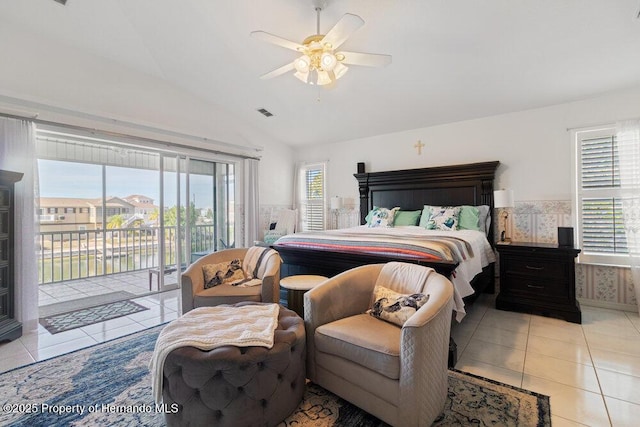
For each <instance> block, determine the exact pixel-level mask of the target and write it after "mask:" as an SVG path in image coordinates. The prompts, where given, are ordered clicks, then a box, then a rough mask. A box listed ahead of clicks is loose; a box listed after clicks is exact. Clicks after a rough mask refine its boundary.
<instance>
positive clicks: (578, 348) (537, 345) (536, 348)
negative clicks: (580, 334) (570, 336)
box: [527, 335, 592, 365]
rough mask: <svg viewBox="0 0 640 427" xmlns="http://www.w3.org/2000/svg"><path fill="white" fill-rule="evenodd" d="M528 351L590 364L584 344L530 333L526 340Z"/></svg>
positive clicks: (586, 347)
mask: <svg viewBox="0 0 640 427" xmlns="http://www.w3.org/2000/svg"><path fill="white" fill-rule="evenodd" d="M529 352H532V353H537V354H543V355H546V356H552V357H556V358H558V359H562V360H568V361H571V362H577V363H582V364H583V365H592V363H591V354H590V353H589V347H588V346H587V345H586V344H575V343H570V342H566V341H559V340H554V339H553V338H547V337H540V336H537V335H530V336H529V340H528V341H527V354H529Z"/></svg>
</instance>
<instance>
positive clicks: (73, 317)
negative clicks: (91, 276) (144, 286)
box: [40, 300, 148, 334]
mask: <svg viewBox="0 0 640 427" xmlns="http://www.w3.org/2000/svg"><path fill="white" fill-rule="evenodd" d="M144 310H148V308H147V307H145V306H142V305H140V304H138V303H135V302H133V301H129V300H124V301H116V302H111V303H109V304H102V305H98V306H95V307H89V308H82V309H79V310H74V311H70V312H68V313H62V314H55V315H53V316H48V317H41V318H40V324H41V325H42V326H44V327H45V328H46V329H47V331H49V332H50V333H52V334H58V333H60V332H64V331H68V330H70V329H76V328H81V327H83V326H87V325H93V324H94V323H98V322H104V321H105V320H111V319H115V318H117V317H122V316H126V315H128V314H133V313H137V312H139V311H144Z"/></svg>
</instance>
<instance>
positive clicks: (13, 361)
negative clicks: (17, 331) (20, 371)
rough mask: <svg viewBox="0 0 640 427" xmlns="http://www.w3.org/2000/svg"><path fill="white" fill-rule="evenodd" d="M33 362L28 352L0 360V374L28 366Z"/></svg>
mask: <svg viewBox="0 0 640 427" xmlns="http://www.w3.org/2000/svg"><path fill="white" fill-rule="evenodd" d="M25 351H26V350H25ZM35 361H36V360H35V359H34V358H33V356H31V353H29V352H28V351H27V352H26V353H20V354H16V355H14V356H11V357H8V358H3V359H0V373H2V372H7V371H9V370H11V369H15V368H19V367H20V366H24V365H28V364H30V363H33V362H35Z"/></svg>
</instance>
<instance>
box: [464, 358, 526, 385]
mask: <svg viewBox="0 0 640 427" xmlns="http://www.w3.org/2000/svg"><path fill="white" fill-rule="evenodd" d="M455 367H456V369H458V370H460V371H464V372H469V373H471V374H475V375H480V376H481V377H485V378H489V379H492V380H495V381H500V382H501V383H505V384H509V385H512V386H515V387H522V372H518V371H512V370H510V369H505V368H500V367H498V366H495V365H490V364H488V363H484V362H480V361H477V360H473V359H471V358H469V357H464V356H463V357H461V358H460V360H458V363H456V366H455Z"/></svg>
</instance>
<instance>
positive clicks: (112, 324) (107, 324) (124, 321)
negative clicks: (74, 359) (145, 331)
mask: <svg viewBox="0 0 640 427" xmlns="http://www.w3.org/2000/svg"><path fill="white" fill-rule="evenodd" d="M135 323H136V322H135V321H134V320H132V319H129V318H128V317H127V316H122V317H116V318H115V319H111V320H105V321H104V322H100V323H94V324H93V325H87V326H83V327H81V328H80V329H81V330H82V331H83V332H85V333H86V334H87V335H94V334H98V333H101V332H104V331H108V330H110V329H117V328H121V327H123V326H127V325H132V324H135Z"/></svg>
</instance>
